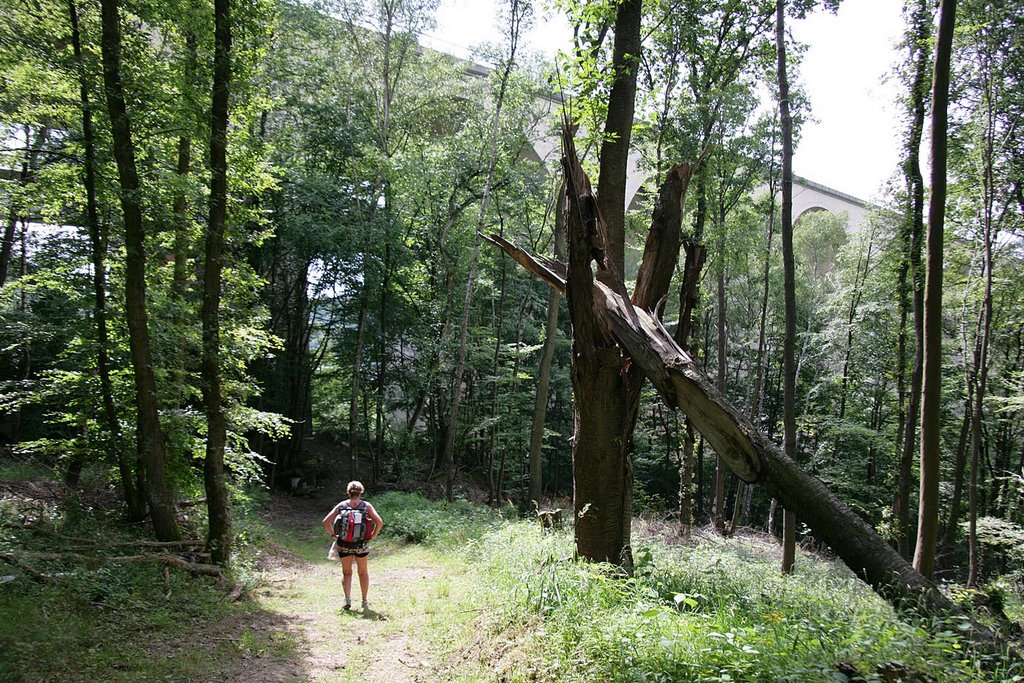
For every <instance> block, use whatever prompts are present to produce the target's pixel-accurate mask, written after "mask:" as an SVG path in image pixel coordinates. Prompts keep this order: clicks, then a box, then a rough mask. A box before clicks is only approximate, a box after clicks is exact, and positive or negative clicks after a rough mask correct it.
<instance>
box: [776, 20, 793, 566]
mask: <svg viewBox="0 0 1024 683" xmlns="http://www.w3.org/2000/svg"><path fill="white" fill-rule="evenodd" d="M785 22H786V0H776V2H775V49H776V51H777V52H778V81H779V118H780V120H781V122H782V269H783V297H784V300H785V309H786V333H785V339H784V341H783V344H782V364H783V389H782V395H783V399H782V400H783V419H782V422H783V430H784V443H785V453H786V457H787V458H789V459H791V460H793V461H795V460H796V264H795V261H794V258H793V118H792V115H791V114H790V102H789V75H788V73H787V71H786V23H785ZM795 559H796V519H795V518H794V517H793V512H792V511H791V510H790V509H789V508H788V507H785V508H784V509H783V533H782V571H783V572H784V573H787V574H788V573H790V572H792V571H793V563H794V561H795Z"/></svg>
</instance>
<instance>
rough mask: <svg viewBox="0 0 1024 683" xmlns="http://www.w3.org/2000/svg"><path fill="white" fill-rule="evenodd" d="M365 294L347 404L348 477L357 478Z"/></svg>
mask: <svg viewBox="0 0 1024 683" xmlns="http://www.w3.org/2000/svg"><path fill="white" fill-rule="evenodd" d="M366 298H367V295H366V292H363V294H361V295H360V297H359V323H358V326H357V330H356V348H355V350H354V356H355V358H354V360H353V361H352V396H351V397H350V398H349V403H348V462H349V477H350V478H352V479H358V478H359V382H360V379H361V378H362V376H363V344H364V343H365V340H366V312H367V308H368V306H367V301H366Z"/></svg>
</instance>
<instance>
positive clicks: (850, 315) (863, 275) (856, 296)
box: [832, 230, 875, 458]
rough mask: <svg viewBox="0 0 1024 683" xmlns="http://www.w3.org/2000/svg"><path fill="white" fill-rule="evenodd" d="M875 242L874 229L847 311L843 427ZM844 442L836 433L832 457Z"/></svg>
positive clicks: (859, 264)
mask: <svg viewBox="0 0 1024 683" xmlns="http://www.w3.org/2000/svg"><path fill="white" fill-rule="evenodd" d="M874 244H875V233H874V230H872V232H871V235H870V237H869V238H868V248H867V253H866V254H862V255H861V256H860V257H859V258H858V260H857V271H856V273H855V274H854V279H853V292H852V293H851V295H850V307H849V309H848V310H847V313H846V349H845V351H844V352H843V370H842V373H841V375H840V378H841V379H840V382H839V415H838V418H839V428H840V429H842V428H843V427H842V423H843V420H844V419H846V394H847V389H848V387H849V384H850V358H851V356H852V355H853V321H854V318H855V317H856V316H857V309H858V308H860V300H861V295H862V293H863V287H864V283H865V282H867V279H868V272H870V270H871V256H872V254H871V251H872V249H873V247H874ZM841 444H842V438H841V436H840V434H838V433H837V434H836V437H835V441H834V443H833V445H832V457H833V458H838V456H839V450H840V447H841Z"/></svg>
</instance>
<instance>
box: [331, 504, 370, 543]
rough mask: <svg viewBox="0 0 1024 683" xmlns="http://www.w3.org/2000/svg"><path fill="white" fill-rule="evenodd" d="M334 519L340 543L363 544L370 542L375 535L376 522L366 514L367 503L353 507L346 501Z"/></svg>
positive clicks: (335, 532)
mask: <svg viewBox="0 0 1024 683" xmlns="http://www.w3.org/2000/svg"><path fill="white" fill-rule="evenodd" d="M340 507H341V509H340V510H338V516H337V517H335V518H334V535H335V536H336V537H337V538H338V542H339V543H362V542H363V541H367V540H369V538H370V536H371V535H372V533H373V527H374V522H373V520H372V519H370V517H369V516H368V515H367V514H366V501H365V500H361V501H359V505H357V506H355V507H352V506H351V505H349V504H348V501H345V502H344V503H342V504H341V506H340Z"/></svg>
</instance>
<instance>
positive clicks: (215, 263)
mask: <svg viewBox="0 0 1024 683" xmlns="http://www.w3.org/2000/svg"><path fill="white" fill-rule="evenodd" d="M230 5H231V2H230V0H214V3H213V11H214V27H215V28H214V57H213V109H212V117H211V125H210V169H211V171H212V177H211V181H210V224H209V225H208V226H207V233H206V263H205V264H204V267H203V310H202V319H203V359H202V375H203V403H205V404H206V460H205V461H204V463H203V481H204V483H205V484H206V510H207V514H208V516H209V531H208V533H207V537H206V545H207V548H208V550H209V551H210V554H211V555H212V558H213V560H214V562H218V563H221V564H223V563H226V562H227V561H228V560H229V559H230V557H231V507H230V501H229V500H228V490H227V482H226V481H225V479H226V478H225V473H224V447H225V443H226V441H227V417H226V415H225V414H224V404H223V400H224V399H223V396H222V395H221V370H220V289H221V271H222V270H223V251H224V224H225V222H226V221H227V209H228V206H227V204H228V163H227V146H228V95H229V93H230V88H231V17H230V14H229V13H230Z"/></svg>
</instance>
